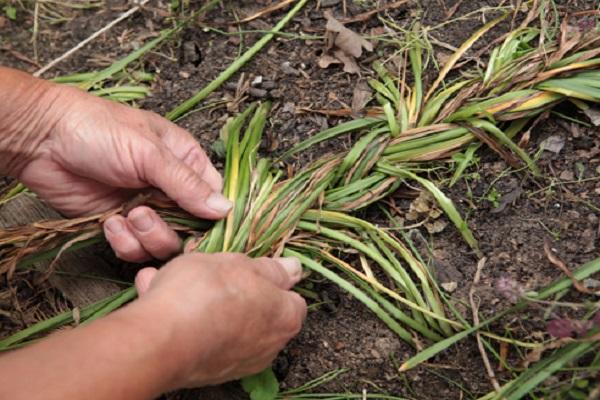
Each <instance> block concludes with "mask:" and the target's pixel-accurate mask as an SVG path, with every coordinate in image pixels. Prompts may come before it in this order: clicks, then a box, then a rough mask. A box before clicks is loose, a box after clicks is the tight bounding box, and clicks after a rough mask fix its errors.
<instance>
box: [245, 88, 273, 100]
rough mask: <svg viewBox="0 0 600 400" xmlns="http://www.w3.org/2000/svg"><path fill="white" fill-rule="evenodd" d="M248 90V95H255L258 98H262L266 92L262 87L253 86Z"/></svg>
mask: <svg viewBox="0 0 600 400" xmlns="http://www.w3.org/2000/svg"><path fill="white" fill-rule="evenodd" d="M248 92H249V93H250V96H252V97H257V98H259V99H262V98H263V97H267V93H268V92H267V91H266V90H264V89H259V88H255V87H252V88H250V90H249V91H248Z"/></svg>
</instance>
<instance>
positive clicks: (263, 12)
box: [233, 0, 294, 24]
mask: <svg viewBox="0 0 600 400" xmlns="http://www.w3.org/2000/svg"><path fill="white" fill-rule="evenodd" d="M293 2H294V0H283V1H281V2H279V3H277V4H273V5H270V6H268V7H265V8H263V9H262V10H260V11H257V12H255V13H254V14H252V15H250V16H248V17H246V18H244V19H241V20H239V21H235V22H233V23H234V24H243V23H245V22H250V21H252V20H255V19H256V18H260V17H263V16H265V15H267V14H270V13H272V12H273V11H277V10H279V9H282V8H284V7H287V6H288V5H290V4H292V3H293Z"/></svg>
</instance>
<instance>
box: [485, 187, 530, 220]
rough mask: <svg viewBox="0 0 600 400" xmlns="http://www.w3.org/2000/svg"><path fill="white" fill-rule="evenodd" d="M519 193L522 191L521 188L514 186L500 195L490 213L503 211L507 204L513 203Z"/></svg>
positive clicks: (519, 195)
mask: <svg viewBox="0 0 600 400" xmlns="http://www.w3.org/2000/svg"><path fill="white" fill-rule="evenodd" d="M521 193H523V190H522V189H521V188H520V187H516V188H514V189H513V190H511V191H510V192H508V193H506V194H504V195H502V197H501V198H500V202H499V204H498V207H496V208H494V209H493V210H492V213H494V214H496V213H500V212H502V211H504V210H505V209H506V207H507V206H509V205H511V204H514V203H515V202H516V201H517V200H518V199H519V197H521Z"/></svg>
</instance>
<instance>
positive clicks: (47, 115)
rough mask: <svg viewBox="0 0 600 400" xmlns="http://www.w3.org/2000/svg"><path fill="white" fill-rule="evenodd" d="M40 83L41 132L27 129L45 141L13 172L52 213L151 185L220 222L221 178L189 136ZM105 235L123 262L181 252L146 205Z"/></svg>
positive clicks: (83, 210)
mask: <svg viewBox="0 0 600 400" xmlns="http://www.w3.org/2000/svg"><path fill="white" fill-rule="evenodd" d="M38 82H40V81H38ZM45 85H50V88H47V87H44V93H45V98H51V99H52V101H50V102H46V103H48V104H44V102H41V104H40V105H38V106H37V107H33V109H37V108H44V107H45V109H44V111H43V112H41V115H42V117H40V118H39V119H40V120H41V121H38V122H37V123H36V125H38V126H41V127H43V132H33V133H34V134H37V135H41V134H42V133H43V134H44V138H43V140H40V141H39V143H37V145H36V146H35V149H34V150H32V151H30V152H29V153H30V154H29V157H28V158H29V159H28V160H27V162H24V163H22V167H21V168H17V171H16V175H17V178H18V179H20V180H21V181H22V182H23V183H24V184H25V185H26V186H27V187H29V188H30V189H31V190H32V191H34V192H35V193H37V194H38V195H39V196H40V197H41V198H43V199H44V200H46V201H47V202H48V203H49V204H50V205H52V206H53V207H54V208H56V209H57V210H59V211H61V212H62V213H63V214H65V215H67V216H82V215H89V214H93V213H98V212H102V211H106V210H108V209H111V208H114V207H117V206H119V205H121V204H123V203H124V202H125V201H127V200H128V199H130V198H131V197H132V196H133V194H134V193H135V192H136V191H139V190H142V189H147V188H156V189H159V190H161V191H162V192H164V193H165V194H166V195H167V196H168V197H169V198H171V199H172V200H174V201H175V202H176V203H177V204H178V205H179V206H180V207H182V208H183V209H185V210H187V211H188V212H190V213H192V214H194V215H196V216H198V217H202V218H207V219H220V218H222V217H224V216H225V215H226V214H227V213H228V212H229V210H230V209H231V207H232V204H231V202H230V201H229V200H227V199H226V198H225V197H224V196H223V195H221V193H220V192H221V190H222V186H223V183H222V178H221V176H220V175H219V173H218V172H217V170H216V169H215V168H214V166H213V165H212V164H211V162H210V160H209V159H208V157H207V155H206V154H205V152H204V151H203V150H202V148H201V147H200V145H199V144H198V143H197V142H196V141H195V140H194V138H193V137H192V136H191V135H190V134H189V133H188V132H186V131H185V130H183V129H181V128H179V127H178V126H177V125H175V124H173V123H171V122H169V121H167V120H165V119H164V118H162V117H160V116H158V115H156V114H154V113H151V112H148V111H142V110H136V109H133V108H130V107H127V106H124V105H121V104H117V103H114V102H111V101H108V100H104V99H100V98H97V97H94V96H91V95H89V94H87V93H84V92H82V91H80V90H77V89H75V88H70V87H65V86H58V85H51V84H49V83H45ZM25 109H31V107H25ZM104 232H105V235H106V238H107V239H108V241H109V242H110V244H111V245H112V247H113V249H114V250H115V252H116V253H117V255H118V256H119V257H120V258H122V259H124V260H127V261H134V262H140V261H144V260H147V259H149V258H151V257H155V258H159V259H165V258H168V257H169V256H171V255H172V254H174V253H176V252H177V251H179V249H180V247H181V243H180V240H179V237H178V236H177V235H176V234H175V232H174V231H172V230H170V229H169V228H168V226H167V224H166V223H165V222H164V221H162V220H161V219H160V218H159V217H158V215H157V214H156V213H155V212H154V211H153V210H151V209H150V208H148V207H138V208H136V209H133V210H132V211H130V212H129V214H128V215H127V216H126V217H123V216H121V215H115V216H112V217H110V218H109V219H108V220H107V221H106V222H105V224H104Z"/></svg>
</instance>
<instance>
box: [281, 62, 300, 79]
mask: <svg viewBox="0 0 600 400" xmlns="http://www.w3.org/2000/svg"><path fill="white" fill-rule="evenodd" d="M281 70H282V71H283V73H284V74H286V75H290V76H299V75H300V71H298V70H297V69H296V68H293V67H292V66H291V65H290V62H289V61H285V62H283V63H281Z"/></svg>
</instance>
